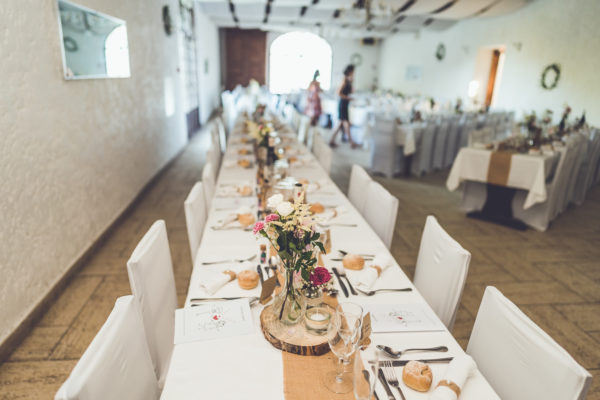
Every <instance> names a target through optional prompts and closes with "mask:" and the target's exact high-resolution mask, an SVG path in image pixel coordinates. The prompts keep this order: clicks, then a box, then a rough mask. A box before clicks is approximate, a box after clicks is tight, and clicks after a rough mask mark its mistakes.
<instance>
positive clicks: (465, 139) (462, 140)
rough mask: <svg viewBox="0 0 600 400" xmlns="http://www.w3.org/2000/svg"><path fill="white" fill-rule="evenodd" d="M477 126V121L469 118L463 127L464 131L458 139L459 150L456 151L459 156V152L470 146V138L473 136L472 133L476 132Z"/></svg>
mask: <svg viewBox="0 0 600 400" xmlns="http://www.w3.org/2000/svg"><path fill="white" fill-rule="evenodd" d="M476 124H477V120H476V119H475V118H474V117H471V118H469V117H467V120H466V122H465V124H464V125H463V127H462V130H461V131H460V136H459V138H458V150H457V151H456V153H457V154H458V151H460V149H462V148H463V147H467V146H468V145H469V137H470V135H471V132H472V131H474V130H475V126H476Z"/></svg>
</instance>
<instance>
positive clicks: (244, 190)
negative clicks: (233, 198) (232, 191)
mask: <svg viewBox="0 0 600 400" xmlns="http://www.w3.org/2000/svg"><path fill="white" fill-rule="evenodd" d="M237 191H238V193H239V194H240V196H250V195H251V194H252V187H250V186H248V185H244V186H241V187H238V188H237Z"/></svg>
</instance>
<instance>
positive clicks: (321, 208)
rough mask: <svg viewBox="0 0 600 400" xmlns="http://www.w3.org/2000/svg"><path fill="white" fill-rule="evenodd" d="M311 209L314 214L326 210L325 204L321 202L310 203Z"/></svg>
mask: <svg viewBox="0 0 600 400" xmlns="http://www.w3.org/2000/svg"><path fill="white" fill-rule="evenodd" d="M309 210H310V212H311V213H313V214H321V213H322V212H323V211H325V206H323V204H321V203H313V204H311V205H310V209H309Z"/></svg>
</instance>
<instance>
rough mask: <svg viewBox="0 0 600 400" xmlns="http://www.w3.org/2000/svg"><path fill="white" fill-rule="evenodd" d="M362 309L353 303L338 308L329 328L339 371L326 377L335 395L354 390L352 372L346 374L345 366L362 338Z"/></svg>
mask: <svg viewBox="0 0 600 400" xmlns="http://www.w3.org/2000/svg"><path fill="white" fill-rule="evenodd" d="M361 328H362V307H361V306H359V305H357V304H353V303H341V304H339V305H338V306H337V308H336V310H335V313H334V315H333V316H332V318H331V320H330V322H329V326H328V328H327V341H328V342H329V348H330V349H331V352H332V353H333V354H334V355H335V356H336V357H337V358H338V367H337V371H334V372H330V373H328V374H325V375H324V384H325V387H326V388H327V389H329V390H331V391H332V392H334V393H348V392H350V391H351V390H352V379H351V376H350V375H351V374H352V372H350V371H349V372H344V364H347V363H348V362H349V359H350V357H351V356H352V354H353V353H354V352H355V351H356V348H357V347H358V343H359V342H360V338H361Z"/></svg>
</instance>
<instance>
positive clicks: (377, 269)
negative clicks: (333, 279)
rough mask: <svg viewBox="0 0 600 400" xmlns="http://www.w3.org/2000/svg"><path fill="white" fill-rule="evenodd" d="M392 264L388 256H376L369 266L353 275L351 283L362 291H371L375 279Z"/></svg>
mask: <svg viewBox="0 0 600 400" xmlns="http://www.w3.org/2000/svg"><path fill="white" fill-rule="evenodd" d="M391 264H392V260H391V259H390V257H389V256H387V255H385V256H376V257H375V258H374V259H373V261H371V262H370V263H369V265H368V266H367V267H365V268H363V269H362V270H361V271H358V272H356V273H354V274H353V275H352V276H351V277H350V278H348V279H350V280H351V281H352V283H354V284H355V285H356V286H358V287H359V288H361V289H363V290H371V288H372V287H373V285H374V284H375V282H376V281H377V278H379V277H380V276H381V274H382V273H383V271H385V270H386V269H387V268H388V267H389V266H390V265H391Z"/></svg>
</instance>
